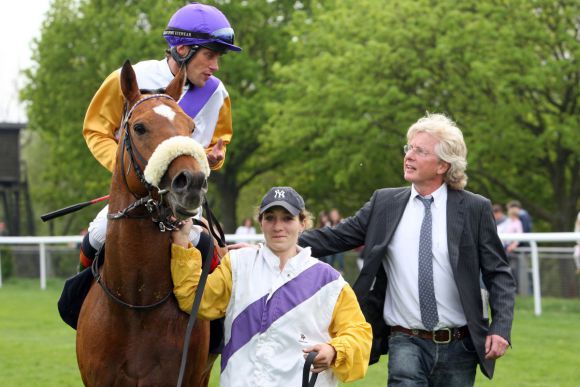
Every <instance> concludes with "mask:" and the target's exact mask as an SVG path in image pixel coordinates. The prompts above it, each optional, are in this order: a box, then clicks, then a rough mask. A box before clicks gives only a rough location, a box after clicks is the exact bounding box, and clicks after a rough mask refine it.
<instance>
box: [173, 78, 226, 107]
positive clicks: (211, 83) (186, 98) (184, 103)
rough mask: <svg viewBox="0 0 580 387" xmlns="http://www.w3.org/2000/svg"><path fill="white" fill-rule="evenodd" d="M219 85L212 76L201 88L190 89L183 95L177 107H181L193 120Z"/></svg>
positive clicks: (217, 80) (218, 81)
mask: <svg viewBox="0 0 580 387" xmlns="http://www.w3.org/2000/svg"><path fill="white" fill-rule="evenodd" d="M219 84H220V80H219V79H217V78H216V77H214V76H213V75H212V76H211V77H209V78H208V80H207V82H206V83H205V85H203V87H193V86H192V87H190V88H189V89H188V90H187V91H186V92H185V94H184V95H183V98H181V99H180V100H179V102H178V104H179V106H181V108H182V109H183V111H184V112H185V113H186V114H187V115H188V116H190V117H191V118H195V116H197V113H199V111H200V110H201V109H202V108H203V107H204V106H205V104H206V103H207V101H208V100H209V99H210V97H211V96H212V95H213V93H215V91H216V89H217V88H218V86H219Z"/></svg>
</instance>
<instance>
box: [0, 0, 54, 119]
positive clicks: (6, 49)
mask: <svg viewBox="0 0 580 387" xmlns="http://www.w3.org/2000/svg"><path fill="white" fill-rule="evenodd" d="M49 5H50V0H17V1H3V2H2V5H0V48H1V52H2V58H0V122H26V121H27V119H26V114H25V113H24V109H23V107H22V105H21V104H20V103H19V102H18V89H19V88H20V87H22V86H23V84H24V80H23V77H22V76H21V75H19V73H20V72H21V71H22V70H24V69H26V68H29V67H30V66H31V61H30V57H31V49H30V45H31V43H32V39H33V38H35V37H39V36H40V26H41V25H42V21H43V20H44V17H45V14H46V11H47V10H48V8H49Z"/></svg>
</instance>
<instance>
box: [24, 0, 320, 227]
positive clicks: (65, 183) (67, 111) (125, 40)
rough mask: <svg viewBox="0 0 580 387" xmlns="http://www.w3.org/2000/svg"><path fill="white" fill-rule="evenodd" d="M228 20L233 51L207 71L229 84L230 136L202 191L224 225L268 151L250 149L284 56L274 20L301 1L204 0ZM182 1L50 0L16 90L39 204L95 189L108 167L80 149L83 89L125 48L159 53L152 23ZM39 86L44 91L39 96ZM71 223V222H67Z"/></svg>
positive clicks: (158, 27)
mask: <svg viewBox="0 0 580 387" xmlns="http://www.w3.org/2000/svg"><path fill="white" fill-rule="evenodd" d="M209 3H210V4H216V5H217V6H218V7H219V8H220V9H221V10H222V11H223V12H224V13H225V14H226V15H227V16H228V19H229V20H230V22H231V23H232V25H233V27H234V29H235V30H236V35H237V37H236V38H237V41H238V42H239V44H240V45H241V46H242V47H243V49H244V51H242V53H239V54H237V53H231V54H228V55H226V56H225V57H224V58H223V60H222V62H221V71H220V72H219V73H218V74H217V75H218V77H219V78H220V79H222V81H223V82H224V83H225V85H226V87H227V89H228V91H229V92H230V94H231V98H232V106H233V119H234V137H233V140H232V143H231V144H230V146H228V152H227V156H226V163H225V167H224V168H223V169H222V171H220V172H218V173H214V174H212V176H211V179H210V183H211V188H210V197H211V199H212V200H213V199H216V200H217V201H218V202H219V204H220V209H221V211H218V212H219V213H220V215H221V216H220V220H221V221H222V223H223V224H224V226H225V228H226V230H227V231H233V230H234V229H235V226H236V203H237V199H238V196H239V193H240V190H241V189H242V188H243V187H245V186H246V185H247V184H248V183H250V182H251V181H253V180H254V179H255V178H256V177H257V176H259V175H260V174H262V173H264V172H265V171H268V170H269V169H271V168H272V167H273V166H274V165H276V163H277V162H276V161H275V160H272V159H269V162H268V163H263V162H262V159H263V156H259V155H258V156H255V154H256V153H257V152H258V150H259V148H260V144H261V143H260V140H259V138H260V135H259V134H260V131H261V127H262V124H263V122H265V121H266V120H267V115H266V113H265V111H264V109H263V106H264V105H265V103H266V101H268V100H269V99H271V98H272V97H273V94H272V85H273V83H274V81H273V73H272V66H273V65H274V64H276V63H278V62H287V61H288V60H289V51H288V49H287V45H288V44H287V42H288V40H289V36H288V33H287V32H286V31H285V30H284V29H283V28H282V27H283V26H284V25H286V24H287V23H288V22H289V21H290V20H291V18H292V15H293V13H294V12H303V10H305V9H307V4H308V3H309V2H304V3H303V4H295V2H294V1H288V0H285V1H274V2H272V1H265V0H261V1H258V0H256V1H246V2H222V1H214V2H209ZM183 4H184V2H183V1H166V2H159V1H154V0H147V1H130V2H128V3H127V2H121V3H120V2H115V1H104V0H84V1H73V0H57V1H55V3H54V4H53V6H52V8H51V10H50V11H49V14H48V16H47V19H46V21H45V23H44V25H43V29H42V37H41V39H40V40H39V41H38V42H37V43H36V48H37V51H36V54H35V56H34V61H35V62H36V66H35V68H34V69H31V70H30V71H29V72H28V78H29V80H30V83H29V85H28V87H27V88H26V89H25V90H24V92H23V96H24V99H25V100H27V101H28V102H29V103H30V108H29V110H28V115H29V117H30V123H29V127H30V128H31V129H32V130H33V131H35V132H37V133H38V134H39V138H40V142H39V143H38V145H37V146H38V147H39V148H42V149H43V152H42V158H43V160H42V161H41V160H36V157H37V156H39V153H38V152H37V149H34V151H32V152H30V153H31V154H30V158H31V159H35V162H34V164H35V166H36V168H35V170H34V176H35V177H36V178H35V179H34V180H35V181H34V182H33V187H34V188H35V189H34V191H33V194H34V197H35V202H36V203H37V204H38V205H39V206H40V207H41V208H42V209H43V210H44V209H46V210H51V209H54V208H59V207H63V206H65V205H68V204H71V203H76V202H78V201H81V200H84V199H88V198H92V197H97V196H101V195H103V194H104V193H105V192H107V191H108V184H109V181H110V174H109V173H108V172H107V171H106V170H104V169H103V168H101V167H100V166H99V165H98V163H97V162H96V161H95V160H94V158H93V157H92V155H91V154H90V152H89V151H88V149H87V147H86V145H85V143H84V140H83V138H82V135H81V128H82V122H83V118H84V113H85V111H86V108H87V106H88V104H89V102H90V99H91V98H92V95H93V94H94V92H95V91H96V90H97V88H98V87H99V85H100V83H101V82H102V80H103V79H104V78H105V77H106V76H107V75H108V74H109V73H110V72H111V71H113V70H114V69H116V68H119V67H120V66H121V64H122V63H123V61H124V60H125V59H127V58H129V59H131V61H132V62H137V61H139V60H142V59H151V58H160V57H162V55H163V53H162V48H163V47H165V43H164V40H163V38H162V31H163V29H164V28H165V26H166V24H167V21H168V20H169V18H170V16H171V14H172V13H173V12H174V11H175V10H177V9H178V8H179V7H181V6H182V5H183ZM47 96H50V97H49V98H47ZM93 215H94V211H85V212H83V213H79V214H77V215H75V216H68V217H66V218H62V219H61V220H58V221H56V222H57V223H58V224H59V230H58V232H61V233H67V232H68V231H69V230H71V225H72V224H74V225H75V227H82V226H83V225H86V223H87V222H88V220H89V219H90V218H91V217H92V216H93ZM72 229H74V227H73V228H72Z"/></svg>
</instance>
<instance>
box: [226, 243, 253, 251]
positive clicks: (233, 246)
mask: <svg viewBox="0 0 580 387" xmlns="http://www.w3.org/2000/svg"><path fill="white" fill-rule="evenodd" d="M250 246H252V247H255V248H256V249H257V248H258V247H259V246H257V245H252V244H250V243H247V242H238V243H233V244H231V245H228V251H229V250H237V249H242V248H244V247H250Z"/></svg>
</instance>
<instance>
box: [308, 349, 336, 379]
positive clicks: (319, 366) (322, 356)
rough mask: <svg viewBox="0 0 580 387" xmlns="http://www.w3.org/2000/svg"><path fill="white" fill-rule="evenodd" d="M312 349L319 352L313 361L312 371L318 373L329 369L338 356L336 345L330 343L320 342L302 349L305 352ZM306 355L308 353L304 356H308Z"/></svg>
mask: <svg viewBox="0 0 580 387" xmlns="http://www.w3.org/2000/svg"><path fill="white" fill-rule="evenodd" d="M312 351H316V352H318V355H316V357H315V358H314V362H312V372H314V373H315V374H318V373H320V372H322V371H326V370H327V369H329V368H330V366H331V365H332V363H333V362H334V358H335V357H336V350H335V349H334V347H333V346H332V345H330V344H326V343H319V344H316V345H314V346H312V347H308V348H305V349H303V350H302V352H304V353H305V354H307V353H309V352H312ZM306 356H307V355H304V358H306Z"/></svg>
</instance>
